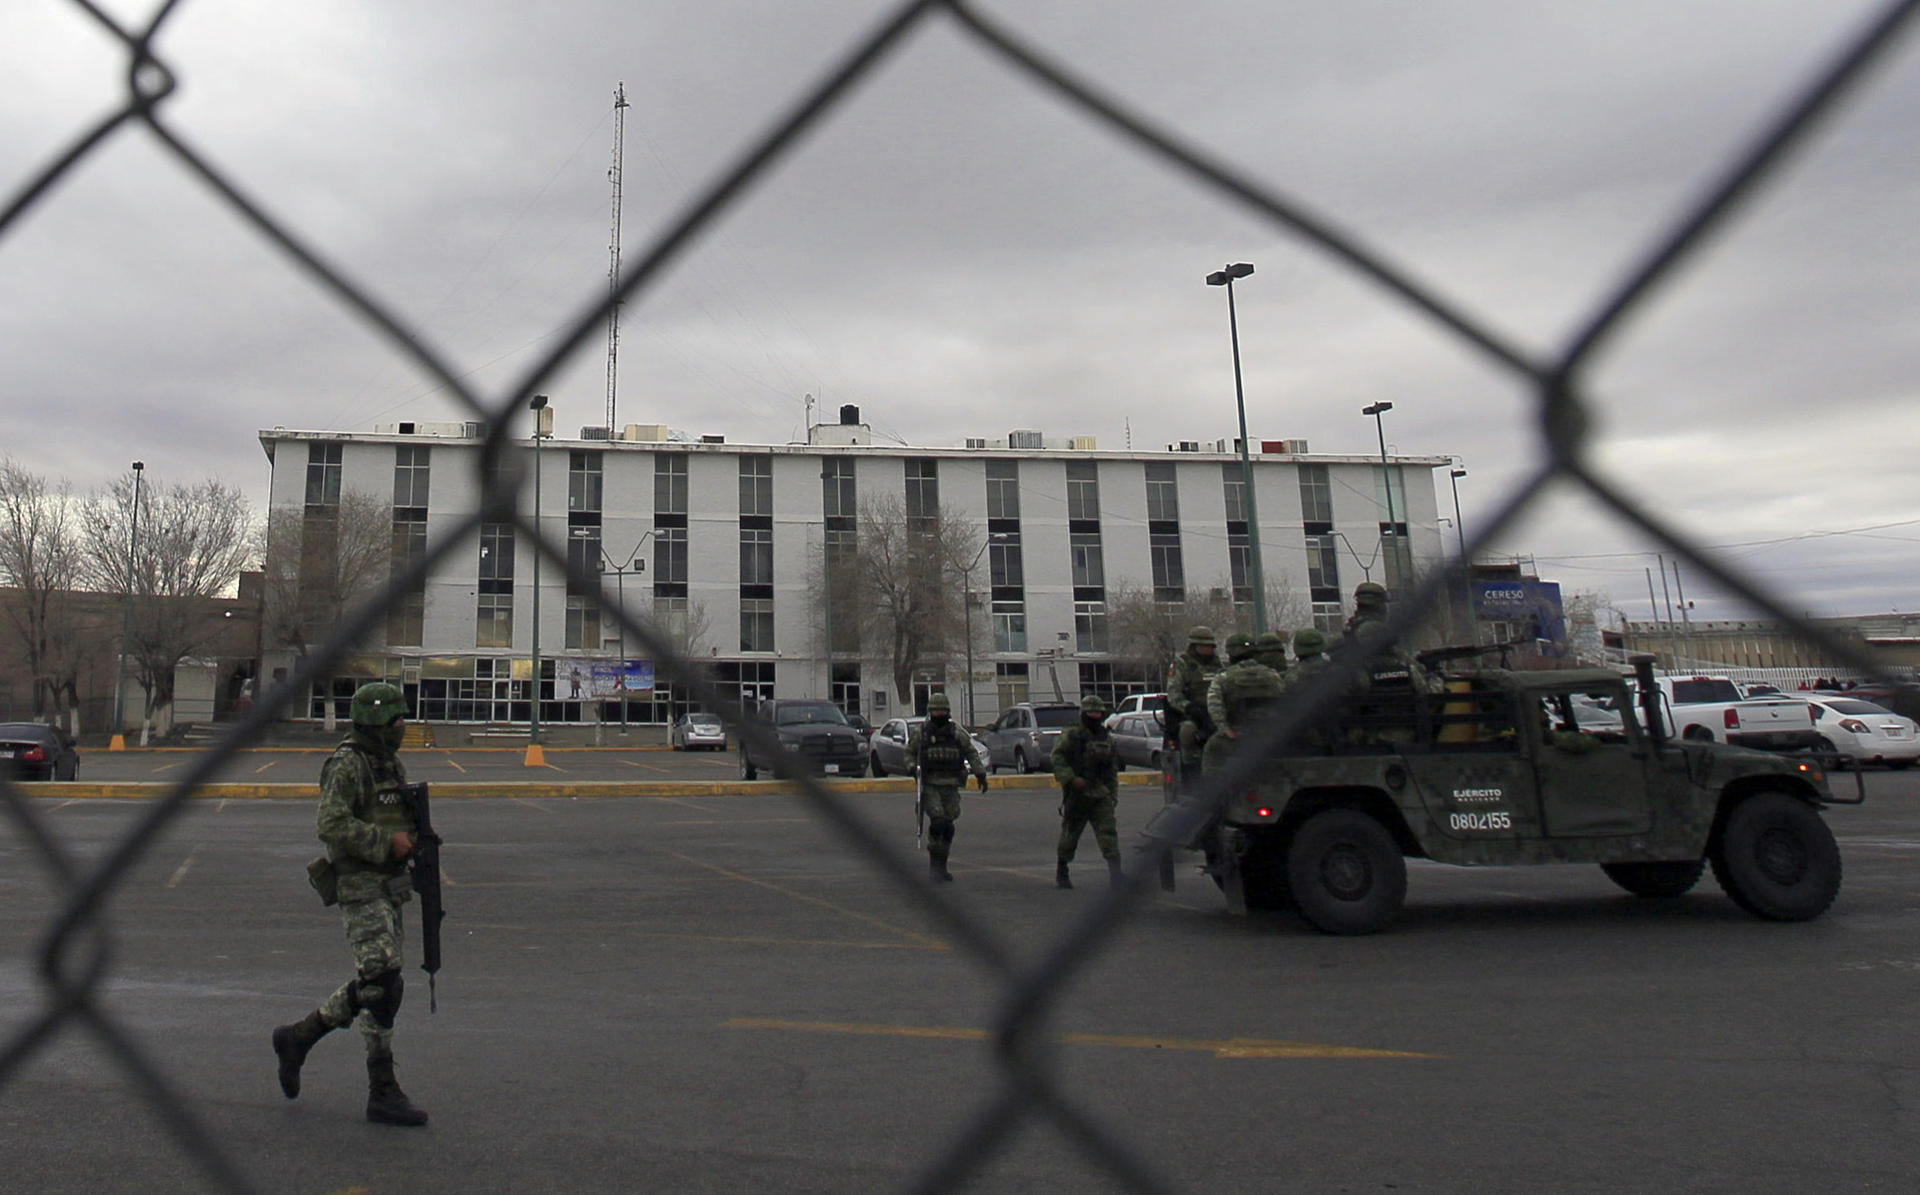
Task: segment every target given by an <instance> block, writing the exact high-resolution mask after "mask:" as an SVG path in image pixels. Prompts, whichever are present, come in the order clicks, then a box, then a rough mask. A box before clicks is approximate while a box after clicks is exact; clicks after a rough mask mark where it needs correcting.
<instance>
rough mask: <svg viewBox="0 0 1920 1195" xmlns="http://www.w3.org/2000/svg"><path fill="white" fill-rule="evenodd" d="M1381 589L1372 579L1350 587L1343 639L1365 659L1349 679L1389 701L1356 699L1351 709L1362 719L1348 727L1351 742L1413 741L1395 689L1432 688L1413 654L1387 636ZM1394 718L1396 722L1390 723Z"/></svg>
mask: <svg viewBox="0 0 1920 1195" xmlns="http://www.w3.org/2000/svg"><path fill="white" fill-rule="evenodd" d="M1386 623H1387V591H1386V588H1385V587H1384V586H1382V585H1380V584H1379V583H1378V582H1374V581H1362V582H1361V583H1360V584H1359V585H1358V586H1356V587H1355V588H1354V591H1353V615H1352V617H1350V618H1348V619H1347V643H1348V645H1350V646H1351V649H1352V650H1354V651H1355V652H1357V653H1359V654H1360V655H1361V656H1362V657H1363V658H1364V660H1365V663H1364V664H1363V665H1362V668H1361V671H1360V674H1359V675H1358V676H1356V677H1355V678H1354V682H1353V687H1352V691H1353V692H1354V693H1356V694H1360V693H1364V694H1380V695H1383V696H1387V697H1389V700H1387V701H1382V702H1375V703H1362V704H1359V705H1356V706H1355V707H1353V713H1354V714H1355V715H1356V716H1357V717H1359V718H1361V719H1363V720H1371V723H1370V724H1369V723H1368V722H1366V721H1363V723H1362V724H1361V725H1359V726H1356V727H1353V728H1352V731H1353V737H1354V739H1355V741H1357V742H1374V743H1405V742H1411V741H1413V739H1414V737H1415V732H1414V727H1413V725H1411V724H1407V722H1406V720H1405V719H1406V717H1407V715H1409V714H1411V713H1412V707H1411V706H1410V705H1408V704H1406V703H1405V702H1397V703H1396V702H1394V701H1392V700H1391V696H1392V695H1393V694H1396V693H1430V692H1433V691H1434V689H1435V687H1436V686H1434V685H1433V683H1432V682H1431V680H1430V679H1429V678H1428V676H1427V670H1426V669H1425V668H1424V667H1422V666H1421V664H1420V661H1418V660H1416V659H1414V658H1413V653H1411V652H1409V651H1407V650H1406V649H1405V648H1403V647H1401V646H1400V644H1399V643H1397V642H1396V641H1394V640H1392V639H1390V638H1388V637H1387V625H1386ZM1395 723H1398V724H1395Z"/></svg>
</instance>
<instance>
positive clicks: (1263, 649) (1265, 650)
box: [1253, 631, 1287, 673]
mask: <svg viewBox="0 0 1920 1195" xmlns="http://www.w3.org/2000/svg"><path fill="white" fill-rule="evenodd" d="M1253 658H1254V659H1256V660H1258V661H1260V662H1261V663H1262V664H1265V665H1266V666H1267V667H1269V668H1271V669H1273V670H1274V671H1275V672H1280V673H1284V672H1286V670H1287V641H1286V640H1285V639H1282V638H1281V637H1280V632H1278V631H1262V632H1260V635H1259V637H1258V638H1256V639H1255V640H1254V641H1253Z"/></svg>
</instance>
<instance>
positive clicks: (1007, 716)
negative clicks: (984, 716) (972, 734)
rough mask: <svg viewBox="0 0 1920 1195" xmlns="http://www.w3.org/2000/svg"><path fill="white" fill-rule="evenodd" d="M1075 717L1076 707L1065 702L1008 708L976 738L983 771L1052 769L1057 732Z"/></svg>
mask: <svg viewBox="0 0 1920 1195" xmlns="http://www.w3.org/2000/svg"><path fill="white" fill-rule="evenodd" d="M1079 717H1080V707H1079V706H1077V705H1072V704H1069V703H1067V702H1057V703H1053V702H1049V703H1046V704H1041V703H1038V702H1023V703H1022V704H1020V705H1016V706H1010V707H1009V708H1008V709H1007V710H1006V712H1005V713H1002V714H1001V715H1000V720H999V721H997V722H995V723H994V724H993V725H992V726H989V727H987V728H986V729H985V730H984V731H981V732H980V734H979V736H978V737H979V739H980V743H981V745H982V746H983V747H985V748H986V752H987V770H988V771H989V772H997V771H999V770H1000V769H1001V768H1012V769H1013V770H1014V771H1016V772H1040V771H1045V770H1047V769H1048V768H1050V767H1051V766H1052V764H1051V762H1050V761H1051V760H1052V757H1053V745H1054V744H1055V743H1057V742H1059V741H1060V732H1061V731H1062V730H1064V729H1066V728H1067V727H1069V726H1072V725H1073V724H1074V722H1075V720H1076V719H1078V718H1079Z"/></svg>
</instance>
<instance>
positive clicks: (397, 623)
mask: <svg viewBox="0 0 1920 1195" xmlns="http://www.w3.org/2000/svg"><path fill="white" fill-rule="evenodd" d="M426 554H427V511H426V508H425V507H423V506H405V507H402V506H396V507H394V509H393V551H392V554H391V556H390V557H389V568H390V570H391V572H390V575H391V576H399V575H400V574H401V573H404V572H406V571H407V569H408V568H410V567H412V565H413V564H414V563H415V562H416V561H418V560H420V559H421V558H422V557H424V556H425V555H426ZM426 610H427V594H426V578H424V577H422V578H420V579H419V580H418V581H416V582H414V583H413V585H411V586H409V587H408V589H407V590H406V592H404V593H402V594H401V595H400V598H399V600H398V601H397V602H395V603H394V604H393V605H391V606H389V607H388V608H387V642H388V643H389V644H391V645H393V646H396V647H418V646H420V640H421V636H422V635H424V634H425V633H426Z"/></svg>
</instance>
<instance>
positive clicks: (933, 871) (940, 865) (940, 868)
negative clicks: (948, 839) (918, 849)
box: [927, 848, 953, 884]
mask: <svg viewBox="0 0 1920 1195" xmlns="http://www.w3.org/2000/svg"><path fill="white" fill-rule="evenodd" d="M927 878H928V879H930V880H932V881H933V882H935V883H937V884H951V883H953V873H952V872H950V871H948V870H947V856H946V852H944V851H939V850H934V849H932V848H929V849H928V850H927Z"/></svg>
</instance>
